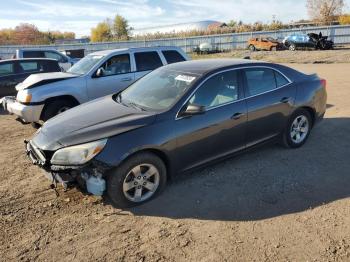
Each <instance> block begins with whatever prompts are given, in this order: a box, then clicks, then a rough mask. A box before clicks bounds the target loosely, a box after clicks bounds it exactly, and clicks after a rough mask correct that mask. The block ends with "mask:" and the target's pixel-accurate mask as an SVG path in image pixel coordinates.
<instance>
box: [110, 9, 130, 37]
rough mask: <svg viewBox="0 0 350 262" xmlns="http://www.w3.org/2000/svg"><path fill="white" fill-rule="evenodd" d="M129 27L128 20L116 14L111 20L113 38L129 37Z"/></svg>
mask: <svg viewBox="0 0 350 262" xmlns="http://www.w3.org/2000/svg"><path fill="white" fill-rule="evenodd" d="M129 33H130V27H129V23H128V21H127V20H126V19H125V18H124V17H122V16H121V15H116V16H115V17H114V20H113V36H114V38H115V39H117V40H120V39H123V40H127V39H129Z"/></svg>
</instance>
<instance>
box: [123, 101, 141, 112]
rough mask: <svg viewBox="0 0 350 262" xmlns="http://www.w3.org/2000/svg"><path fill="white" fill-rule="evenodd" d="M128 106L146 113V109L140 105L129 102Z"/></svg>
mask: <svg viewBox="0 0 350 262" xmlns="http://www.w3.org/2000/svg"><path fill="white" fill-rule="evenodd" d="M127 105H128V106H132V107H133V108H136V109H140V110H142V111H146V109H144V108H143V107H141V106H140V105H138V104H136V103H134V102H128V103H127Z"/></svg>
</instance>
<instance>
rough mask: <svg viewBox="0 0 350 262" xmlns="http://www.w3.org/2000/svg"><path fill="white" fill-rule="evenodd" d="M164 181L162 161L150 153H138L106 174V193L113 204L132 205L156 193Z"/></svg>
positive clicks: (165, 179)
mask: <svg viewBox="0 0 350 262" xmlns="http://www.w3.org/2000/svg"><path fill="white" fill-rule="evenodd" d="M166 181H167V176H166V167H165V165H164V163H163V161H162V160H161V159H160V158H159V157H158V156H156V155H154V154H152V153H148V152H145V153H140V154H137V155H135V156H132V157H131V158H130V159H128V160H126V161H125V162H124V163H123V164H121V165H120V166H119V167H118V168H116V169H115V170H114V171H112V172H111V173H110V174H109V175H108V183H107V194H108V196H109V198H110V199H111V201H112V203H113V205H114V206H116V207H121V208H126V207H132V206H136V205H140V204H143V203H145V202H147V201H149V200H150V199H152V198H154V197H155V196H156V195H158V194H159V193H160V192H161V191H162V190H163V189H164V188H165V185H166Z"/></svg>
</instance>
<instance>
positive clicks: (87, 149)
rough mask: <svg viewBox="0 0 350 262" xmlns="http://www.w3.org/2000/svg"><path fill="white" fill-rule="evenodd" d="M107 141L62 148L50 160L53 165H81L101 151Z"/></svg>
mask: <svg viewBox="0 0 350 262" xmlns="http://www.w3.org/2000/svg"><path fill="white" fill-rule="evenodd" d="M106 143H107V139H103V140H99V141H95V142H91V143H87V144H82V145H77V146H70V147H66V148H62V149H59V150H57V151H56V152H55V153H54V154H53V157H52V159H51V164H54V165H82V164H85V163H86V162H88V161H89V160H91V159H92V158H94V157H95V156H96V155H97V154H98V153H100V152H101V151H102V149H103V148H104V147H105V145H106Z"/></svg>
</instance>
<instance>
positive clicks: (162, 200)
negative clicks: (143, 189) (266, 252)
mask: <svg viewBox="0 0 350 262" xmlns="http://www.w3.org/2000/svg"><path fill="white" fill-rule="evenodd" d="M349 153H350V119H349V118H328V119H324V121H323V122H321V123H320V124H319V125H318V126H316V127H315V129H314V130H313V133H312V135H311V136H310V139H309V140H308V142H307V143H306V144H305V145H304V147H302V148H300V149H294V150H292V149H284V148H282V147H280V146H278V145H267V146H264V147H260V148H258V149H255V150H252V151H250V152H247V153H244V154H242V155H240V156H236V157H233V158H230V159H228V160H226V161H223V162H220V163H218V164H215V165H212V166H209V167H207V168H204V169H202V170H200V171H197V172H194V173H192V174H188V175H181V176H180V177H179V179H176V180H175V181H173V182H172V183H171V184H170V185H169V186H168V187H167V188H166V190H165V191H164V192H163V193H162V194H161V195H160V196H159V197H158V198H156V199H154V200H153V201H150V202H148V203H146V204H144V205H142V206H139V207H135V208H132V209H129V211H131V212H132V213H133V214H135V215H137V216H157V217H168V218H176V219H186V218H195V219H200V220H222V221H234V220H235V221H249V220H260V219H266V218H272V217H276V216H281V215H285V214H291V213H296V212H302V211H304V210H307V209H310V208H315V207H317V206H320V205H324V204H327V203H330V202H333V201H336V200H339V199H343V198H347V197H349V196H350V171H349V169H350V161H349Z"/></svg>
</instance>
